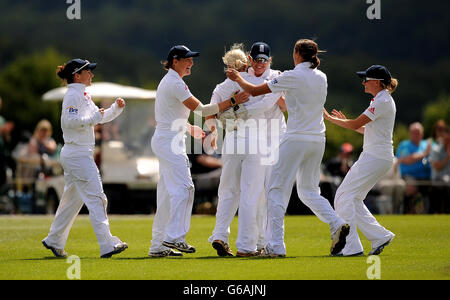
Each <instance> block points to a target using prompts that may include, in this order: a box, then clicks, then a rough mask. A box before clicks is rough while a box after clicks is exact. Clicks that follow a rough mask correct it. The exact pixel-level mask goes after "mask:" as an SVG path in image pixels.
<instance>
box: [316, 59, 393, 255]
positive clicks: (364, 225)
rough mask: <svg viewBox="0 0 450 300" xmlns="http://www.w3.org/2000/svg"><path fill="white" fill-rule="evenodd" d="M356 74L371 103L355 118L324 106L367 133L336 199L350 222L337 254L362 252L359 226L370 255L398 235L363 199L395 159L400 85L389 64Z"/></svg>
mask: <svg viewBox="0 0 450 300" xmlns="http://www.w3.org/2000/svg"><path fill="white" fill-rule="evenodd" d="M357 74H358V76H359V77H361V78H363V83H362V84H363V85H364V87H365V92H366V93H368V94H371V95H372V96H374V98H373V99H372V101H371V102H370V105H369V107H368V108H367V109H366V110H365V111H364V112H363V113H362V114H361V115H360V116H359V117H358V118H356V119H354V120H352V119H347V118H346V117H345V115H344V114H343V113H342V112H341V111H337V110H333V111H332V115H330V114H329V113H328V112H327V111H326V110H325V109H324V117H325V119H327V120H329V121H331V122H332V123H334V124H336V125H338V126H341V127H343V128H347V129H353V130H355V131H357V132H359V133H361V134H364V144H363V152H362V153H361V155H360V156H359V159H358V161H357V162H356V163H355V164H353V166H352V168H351V169H350V171H349V172H348V173H347V175H346V176H345V178H344V180H343V181H342V183H341V185H340V186H339V188H338V190H337V191H336V196H335V199H334V207H335V209H336V211H337V213H338V214H339V216H341V217H342V218H344V219H345V220H347V221H348V222H349V224H350V233H349V235H348V236H347V243H346V246H345V248H344V249H343V250H342V252H340V253H338V254H337V255H343V256H359V255H362V254H363V247H362V244H361V241H360V239H359V236H358V231H357V229H359V230H360V231H361V232H362V233H363V234H364V235H365V236H366V237H367V238H368V239H369V240H370V241H371V242H372V250H371V251H370V252H369V255H378V254H380V253H381V252H382V251H383V249H384V247H385V246H387V245H388V244H389V243H390V242H391V241H392V239H393V238H394V236H395V234H393V233H392V232H390V231H389V230H387V229H385V228H384V227H383V226H381V225H380V224H379V223H378V222H377V220H376V219H375V217H374V216H373V215H372V214H371V213H370V211H369V210H368V209H367V207H366V206H365V205H364V202H363V201H364V199H365V198H366V196H367V194H368V193H369V191H370V190H371V189H372V188H373V187H374V186H375V184H376V183H377V182H378V181H379V180H380V179H381V178H382V177H383V176H384V175H385V174H386V173H387V172H388V171H389V169H390V168H391V167H392V165H393V162H394V149H393V146H392V133H393V130H394V123H395V113H396V107H395V102H394V99H392V97H391V94H392V93H393V92H394V91H395V89H396V88H397V86H398V81H397V79H395V78H392V76H391V73H390V72H389V71H388V69H387V68H386V67H384V66H380V65H374V66H371V67H370V68H368V69H367V70H366V71H362V72H357Z"/></svg>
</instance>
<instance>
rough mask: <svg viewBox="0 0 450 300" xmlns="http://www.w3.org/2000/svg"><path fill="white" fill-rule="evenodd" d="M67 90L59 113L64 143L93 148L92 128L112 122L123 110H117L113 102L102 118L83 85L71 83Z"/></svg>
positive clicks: (93, 135)
mask: <svg viewBox="0 0 450 300" xmlns="http://www.w3.org/2000/svg"><path fill="white" fill-rule="evenodd" d="M67 88H68V89H67V92H66V94H65V95H64V99H63V104H62V112H61V128H62V131H63V138H64V143H65V144H69V145H75V146H90V147H94V145H95V134H94V126H95V125H97V124H99V123H100V124H103V123H106V122H109V121H111V120H113V119H114V118H116V117H117V116H118V115H120V114H121V113H122V111H123V108H119V107H118V106H117V103H115V102H114V104H112V105H111V107H110V108H108V109H106V110H105V112H104V115H103V116H102V114H101V113H100V111H99V108H98V107H97V106H96V105H95V104H94V102H93V101H92V99H91V96H90V95H89V94H88V93H87V92H85V89H86V86H85V85H84V84H81V83H71V84H69V85H68V86H67Z"/></svg>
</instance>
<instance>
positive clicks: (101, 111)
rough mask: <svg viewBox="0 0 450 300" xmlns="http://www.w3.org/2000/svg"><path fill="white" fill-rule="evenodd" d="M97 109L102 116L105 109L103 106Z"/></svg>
mask: <svg viewBox="0 0 450 300" xmlns="http://www.w3.org/2000/svg"><path fill="white" fill-rule="evenodd" d="M99 111H100V113H101V114H102V116H104V115H105V109H104V108H100V109H99Z"/></svg>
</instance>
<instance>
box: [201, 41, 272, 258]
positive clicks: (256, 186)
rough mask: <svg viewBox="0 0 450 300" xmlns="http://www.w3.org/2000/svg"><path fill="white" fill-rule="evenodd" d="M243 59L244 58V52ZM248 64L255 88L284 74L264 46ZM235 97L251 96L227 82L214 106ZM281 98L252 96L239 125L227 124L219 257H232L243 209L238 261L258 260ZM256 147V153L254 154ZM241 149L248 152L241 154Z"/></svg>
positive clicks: (214, 240) (216, 233)
mask: <svg viewBox="0 0 450 300" xmlns="http://www.w3.org/2000/svg"><path fill="white" fill-rule="evenodd" d="M242 54H243V55H245V53H244V52H243V51H242ZM225 56H227V54H226V55H225ZM248 59H249V61H250V64H251V68H250V69H249V70H248V72H242V73H240V74H242V76H244V77H245V78H246V79H247V80H248V81H250V82H252V83H254V84H261V83H263V82H265V81H266V80H271V79H272V78H274V77H275V76H277V75H278V74H279V72H278V71H274V70H271V69H270V60H271V57H270V47H269V45H267V44H266V43H264V42H257V43H254V44H253V45H252V48H251V51H250V55H249V57H248ZM236 72H237V71H236ZM236 92H240V93H238V94H237V95H236V97H241V96H242V97H245V96H247V97H248V93H246V92H243V91H242V89H241V88H240V87H239V85H238V84H236V83H235V82H233V81H231V80H229V79H226V80H225V81H224V82H222V83H221V84H219V85H218V86H217V87H216V88H215V90H214V92H213V95H212V98H211V103H216V102H218V101H223V100H224V99H228V98H230V97H233V94H235V93H236ZM280 98H281V93H276V94H268V95H266V96H258V97H250V100H249V101H248V102H247V103H245V104H243V105H241V106H240V108H239V109H238V110H236V111H235V113H236V116H237V122H236V123H235V124H236V125H235V126H229V124H224V126H225V128H226V130H227V133H226V136H225V140H224V144H223V150H222V162H223V167H222V174H221V177H220V184H219V191H218V196H219V202H218V207H217V213H216V225H215V228H214V230H213V233H212V235H211V236H210V237H209V239H208V241H209V242H210V243H211V244H212V246H213V248H214V249H216V250H217V254H218V255H219V256H232V255H233V253H232V251H231V250H230V248H229V245H228V239H229V235H230V224H231V222H232V221H233V218H234V216H235V214H236V211H237V210H238V209H239V215H238V222H239V226H238V236H237V241H236V248H237V253H236V256H239V257H247V256H256V255H258V252H257V242H258V235H259V232H260V230H259V229H258V221H257V212H258V206H259V200H260V198H261V197H262V196H263V193H264V181H265V173H266V167H267V165H268V163H267V162H266V163H264V160H263V159H264V157H263V155H262V154H266V153H267V150H268V149H267V141H266V139H267V119H266V115H265V112H266V111H268V110H270V109H272V108H273V107H274V105H276V103H277V101H279V99H280ZM261 121H263V122H261ZM253 129H254V130H253ZM230 145H231V146H230ZM261 145H264V146H263V147H262V148H265V149H262V148H261V147H258V146H261ZM236 146H237V147H236ZM252 147H254V149H255V151H252ZM236 148H237V149H236ZM240 149H242V150H243V151H239V150H240Z"/></svg>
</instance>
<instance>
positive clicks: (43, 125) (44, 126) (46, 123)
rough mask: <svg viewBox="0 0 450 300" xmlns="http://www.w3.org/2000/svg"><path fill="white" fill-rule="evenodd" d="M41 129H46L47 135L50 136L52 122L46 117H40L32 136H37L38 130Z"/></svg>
mask: <svg viewBox="0 0 450 300" xmlns="http://www.w3.org/2000/svg"><path fill="white" fill-rule="evenodd" d="M41 129H47V136H48V137H51V136H52V130H53V127H52V124H51V123H50V122H49V121H48V120H46V119H42V120H40V121H39V123H37V125H36V128H35V129H34V133H33V136H37V134H38V132H39V130H41Z"/></svg>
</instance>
